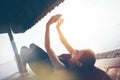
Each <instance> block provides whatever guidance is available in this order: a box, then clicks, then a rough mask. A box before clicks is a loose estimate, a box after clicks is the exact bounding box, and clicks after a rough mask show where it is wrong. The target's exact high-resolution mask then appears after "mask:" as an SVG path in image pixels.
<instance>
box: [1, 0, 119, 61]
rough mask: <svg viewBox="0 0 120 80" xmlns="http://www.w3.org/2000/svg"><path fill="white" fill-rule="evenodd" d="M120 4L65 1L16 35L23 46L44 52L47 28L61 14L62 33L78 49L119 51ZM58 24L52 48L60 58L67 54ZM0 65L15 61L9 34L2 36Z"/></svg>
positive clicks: (114, 1) (115, 0) (113, 0)
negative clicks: (31, 46)
mask: <svg viewBox="0 0 120 80" xmlns="http://www.w3.org/2000/svg"><path fill="white" fill-rule="evenodd" d="M119 4H120V0H65V1H64V2H63V3H61V4H60V5H59V6H57V7H56V8H55V9H54V10H52V11H51V12H50V13H48V14H47V15H46V16H45V17H44V18H43V19H41V20H40V21H39V22H38V23H36V24H35V25H34V26H33V27H32V28H31V29H29V30H27V31H26V32H25V33H19V34H14V39H15V42H16V45H17V48H18V52H19V53H20V48H21V46H24V45H25V46H28V47H29V45H30V44H31V43H35V44H37V45H38V46H39V47H41V48H43V49H44V50H45V48H44V36H45V25H46V23H47V21H48V20H49V19H50V17H51V16H53V15H55V14H58V13H59V14H62V18H64V23H63V24H62V26H61V30H62V32H63V34H64V35H65V37H66V39H67V41H68V42H69V43H70V44H71V46H73V48H75V49H84V48H91V49H92V50H93V51H94V52H96V53H100V52H105V51H109V50H114V49H119V48H120V15H119V14H120V5H119ZM55 25H56V24H53V25H52V26H51V44H52V48H53V49H54V50H55V52H56V54H57V55H60V54H62V53H68V52H67V50H66V49H65V47H64V46H63V45H62V44H61V42H60V40H59V37H58V34H57V31H56V27H55ZM0 49H1V51H0V63H2V62H5V61H8V60H10V59H13V58H14V57H13V56H14V53H13V50H12V47H11V44H10V41H9V37H8V34H6V33H5V34H0Z"/></svg>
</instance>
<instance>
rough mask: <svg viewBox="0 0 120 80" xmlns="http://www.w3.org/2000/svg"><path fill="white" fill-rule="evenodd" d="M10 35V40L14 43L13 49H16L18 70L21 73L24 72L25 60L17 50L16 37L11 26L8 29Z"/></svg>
mask: <svg viewBox="0 0 120 80" xmlns="http://www.w3.org/2000/svg"><path fill="white" fill-rule="evenodd" d="M8 35H9V38H10V42H11V45H12V48H13V51H14V54H15V60H16V64H17V68H18V71H19V72H20V73H23V72H24V71H23V61H22V59H21V56H20V55H19V54H18V50H17V47H16V44H15V41H14V37H13V35H12V29H11V28H10V27H9V30H8Z"/></svg>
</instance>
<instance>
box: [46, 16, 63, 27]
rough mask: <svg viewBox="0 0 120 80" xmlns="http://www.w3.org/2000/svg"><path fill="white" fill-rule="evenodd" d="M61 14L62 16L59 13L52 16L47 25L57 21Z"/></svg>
mask: <svg viewBox="0 0 120 80" xmlns="http://www.w3.org/2000/svg"><path fill="white" fill-rule="evenodd" d="M61 16H62V15H61V14H57V15H54V16H52V17H51V18H50V19H49V21H48V22H47V25H51V24H52V23H55V22H57V21H58V20H59V18H60V17H61Z"/></svg>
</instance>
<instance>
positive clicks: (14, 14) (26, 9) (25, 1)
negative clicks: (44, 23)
mask: <svg viewBox="0 0 120 80" xmlns="http://www.w3.org/2000/svg"><path fill="white" fill-rule="evenodd" d="M63 1H64V0H0V33H7V32H8V30H9V29H8V28H9V25H12V30H13V32H14V33H22V32H25V31H26V30H27V29H29V28H30V27H32V26H33V25H34V24H35V23H36V22H38V21H39V20H40V19H41V18H43V17H44V16H45V15H46V14H47V13H48V12H50V11H51V10H53V9H54V7H56V6H58V5H59V4H60V3H61V2H63Z"/></svg>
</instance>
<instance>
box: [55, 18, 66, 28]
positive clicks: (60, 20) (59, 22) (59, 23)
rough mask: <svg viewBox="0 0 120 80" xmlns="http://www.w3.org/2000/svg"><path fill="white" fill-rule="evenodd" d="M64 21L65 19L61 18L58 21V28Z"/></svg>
mask: <svg viewBox="0 0 120 80" xmlns="http://www.w3.org/2000/svg"><path fill="white" fill-rule="evenodd" d="M63 22H64V19H63V18H60V19H59V20H58V22H57V25H56V28H57V29H59V28H60V26H61V25H62V23H63Z"/></svg>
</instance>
